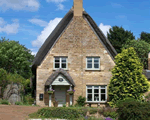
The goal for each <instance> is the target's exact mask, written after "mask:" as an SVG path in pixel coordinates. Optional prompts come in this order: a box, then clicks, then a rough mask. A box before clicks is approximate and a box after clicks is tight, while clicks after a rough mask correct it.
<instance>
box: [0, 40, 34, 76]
mask: <svg viewBox="0 0 150 120" xmlns="http://www.w3.org/2000/svg"><path fill="white" fill-rule="evenodd" d="M33 59H34V56H33V55H31V51H30V50H29V49H27V48H26V47H25V46H23V45H20V44H19V42H16V41H10V40H6V39H5V38H2V40H0V68H3V69H5V70H6V71H7V72H8V73H13V74H14V73H17V74H19V75H21V76H22V77H24V78H26V79H27V78H30V77H31V75H32V72H31V68H30V66H31V65H32V62H33Z"/></svg>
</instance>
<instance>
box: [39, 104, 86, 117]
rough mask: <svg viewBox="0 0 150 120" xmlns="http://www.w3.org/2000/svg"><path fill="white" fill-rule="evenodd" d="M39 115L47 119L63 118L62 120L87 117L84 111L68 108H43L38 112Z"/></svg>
mask: <svg viewBox="0 0 150 120" xmlns="http://www.w3.org/2000/svg"><path fill="white" fill-rule="evenodd" d="M37 115H38V116H39V117H42V116H44V117H45V118H61V119H75V118H76V119H77V118H80V117H81V116H85V114H84V112H83V111H82V109H76V108H67V107H57V108H56V107H54V108H42V109H40V110H38V112H37Z"/></svg>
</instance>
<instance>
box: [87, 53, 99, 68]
mask: <svg viewBox="0 0 150 120" xmlns="http://www.w3.org/2000/svg"><path fill="white" fill-rule="evenodd" d="M88 58H92V68H88V67H87V65H88ZM94 58H98V59H99V68H94ZM86 70H100V57H90V56H89V57H86Z"/></svg>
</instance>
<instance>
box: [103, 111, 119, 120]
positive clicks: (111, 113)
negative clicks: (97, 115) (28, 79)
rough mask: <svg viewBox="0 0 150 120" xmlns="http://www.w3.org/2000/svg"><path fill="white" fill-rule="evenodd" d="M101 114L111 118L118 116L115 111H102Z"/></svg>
mask: <svg viewBox="0 0 150 120" xmlns="http://www.w3.org/2000/svg"><path fill="white" fill-rule="evenodd" d="M103 115H104V116H105V117H111V118H117V117H118V113H117V112H115V111H112V112H109V111H107V112H104V113H103Z"/></svg>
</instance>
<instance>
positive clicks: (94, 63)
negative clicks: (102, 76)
mask: <svg viewBox="0 0 150 120" xmlns="http://www.w3.org/2000/svg"><path fill="white" fill-rule="evenodd" d="M86 68H87V69H89V70H90V69H91V70H100V58H99V57H87V58H86Z"/></svg>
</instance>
